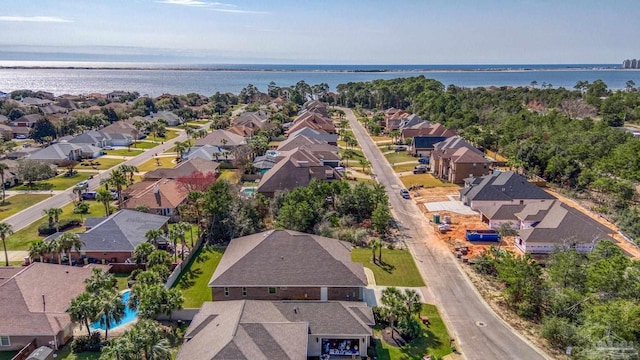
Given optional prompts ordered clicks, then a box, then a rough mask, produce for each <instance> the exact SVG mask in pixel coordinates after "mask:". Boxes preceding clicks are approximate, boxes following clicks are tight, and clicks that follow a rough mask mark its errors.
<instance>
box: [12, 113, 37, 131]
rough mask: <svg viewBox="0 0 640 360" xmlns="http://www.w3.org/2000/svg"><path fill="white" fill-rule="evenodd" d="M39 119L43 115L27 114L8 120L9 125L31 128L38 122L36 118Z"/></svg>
mask: <svg viewBox="0 0 640 360" xmlns="http://www.w3.org/2000/svg"><path fill="white" fill-rule="evenodd" d="M41 119H43V117H42V115H40V114H27V115H23V116H21V117H19V118H17V119H15V120H13V121H10V122H9V125H10V126H15V127H26V128H32V127H33V126H34V125H35V124H36V123H37V122H38V120H41Z"/></svg>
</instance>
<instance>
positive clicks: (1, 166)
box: [0, 163, 9, 205]
mask: <svg viewBox="0 0 640 360" xmlns="http://www.w3.org/2000/svg"><path fill="white" fill-rule="evenodd" d="M8 169H9V165H7V164H5V163H0V181H2V204H3V205H4V199H5V183H4V171H5V170H8Z"/></svg>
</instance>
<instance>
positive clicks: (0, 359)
mask: <svg viewBox="0 0 640 360" xmlns="http://www.w3.org/2000/svg"><path fill="white" fill-rule="evenodd" d="M17 353H18V352H17V351H0V360H11V359H12V358H13V357H14V356H15V355H16V354H17Z"/></svg>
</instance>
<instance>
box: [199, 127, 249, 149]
mask: <svg viewBox="0 0 640 360" xmlns="http://www.w3.org/2000/svg"><path fill="white" fill-rule="evenodd" d="M246 143H247V142H246V141H245V139H244V137H242V136H240V135H236V134H234V133H232V132H230V131H227V130H221V129H218V130H214V131H212V132H210V133H209V134H207V136H206V137H204V138H201V139H198V140H196V142H195V145H194V146H195V147H198V146H204V145H211V146H217V147H219V148H222V149H227V150H229V149H233V148H236V147H238V146H241V145H245V144H246Z"/></svg>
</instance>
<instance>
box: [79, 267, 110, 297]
mask: <svg viewBox="0 0 640 360" xmlns="http://www.w3.org/2000/svg"><path fill="white" fill-rule="evenodd" d="M92 271H93V272H92V273H91V276H90V277H88V278H87V279H85V280H84V283H85V284H86V289H87V291H88V292H90V293H92V294H93V293H95V294H97V293H100V292H101V291H106V292H115V291H116V285H118V280H116V278H115V277H113V275H111V274H109V273H108V272H104V271H102V269H99V268H93V270H92Z"/></svg>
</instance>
